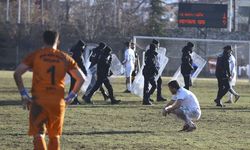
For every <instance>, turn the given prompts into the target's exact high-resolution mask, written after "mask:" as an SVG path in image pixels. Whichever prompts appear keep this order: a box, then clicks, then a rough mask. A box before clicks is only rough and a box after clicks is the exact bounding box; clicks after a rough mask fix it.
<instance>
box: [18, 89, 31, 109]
mask: <svg viewBox="0 0 250 150" xmlns="http://www.w3.org/2000/svg"><path fill="white" fill-rule="evenodd" d="M20 95H21V97H22V105H23V109H28V110H29V107H28V105H29V104H30V103H31V101H32V99H31V97H30V96H29V93H28V91H27V89H22V90H21V91H20Z"/></svg>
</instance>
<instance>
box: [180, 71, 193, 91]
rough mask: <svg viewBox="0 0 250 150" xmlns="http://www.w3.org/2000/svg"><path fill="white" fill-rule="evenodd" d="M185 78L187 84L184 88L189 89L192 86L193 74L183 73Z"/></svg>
mask: <svg viewBox="0 0 250 150" xmlns="http://www.w3.org/2000/svg"><path fill="white" fill-rule="evenodd" d="M182 76H183V78H184V83H185V86H184V88H185V89H187V90H189V87H190V86H192V81H191V74H185V75H184V74H182Z"/></svg>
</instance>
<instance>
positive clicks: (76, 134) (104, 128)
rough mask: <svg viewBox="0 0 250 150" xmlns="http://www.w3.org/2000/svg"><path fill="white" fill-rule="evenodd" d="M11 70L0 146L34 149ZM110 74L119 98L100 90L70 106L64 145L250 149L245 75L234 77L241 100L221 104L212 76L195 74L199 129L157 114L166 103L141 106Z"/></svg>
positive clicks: (4, 82) (2, 86)
mask: <svg viewBox="0 0 250 150" xmlns="http://www.w3.org/2000/svg"><path fill="white" fill-rule="evenodd" d="M12 73H13V72H7V71H1V72H0V92H1V94H0V122H1V123H0V149H1V150H9V149H15V150H17V149H20V150H24V149H33V146H32V137H29V136H27V130H28V111H24V110H22V108H21V106H20V96H19V94H18V91H17V88H16V86H15V83H14V80H13V78H12ZM24 79H25V85H26V87H30V84H31V74H26V75H25V76H24ZM111 80H112V83H113V88H114V92H115V95H116V97H117V98H118V99H121V100H122V103H121V104H120V105H115V106H111V105H109V104H108V103H107V102H104V101H103V100H102V97H101V96H100V93H99V92H98V93H97V94H96V95H95V96H94V97H93V101H94V102H95V105H93V106H89V105H78V106H69V107H68V108H67V112H66V116H65V123H64V130H63V136H62V138H61V147H62V149H63V150H71V149H73V150H75V149H78V150H80V149H87V150H89V149H98V150H99V149H137V150H138V149H141V150H146V149H148V150H152V149H166V150H168V149H189V150H193V149H218V150H224V149H232V150H236V149H239V150H242V149H250V102H249V97H250V84H249V82H248V81H247V80H240V81H239V82H238V83H237V86H236V91H238V92H239V93H240V94H241V98H240V100H239V101H238V102H237V103H236V104H231V105H227V107H225V108H217V107H215V106H214V105H215V104H214V103H213V99H214V98H215V95H216V92H217V83H216V80H214V79H199V80H196V82H195V83H194V86H193V87H192V88H191V90H192V91H193V92H194V93H195V94H196V96H197V97H198V99H199V101H200V105H201V110H202V116H201V119H200V120H199V121H198V122H197V126H198V129H197V130H196V131H194V132H189V133H186V132H177V131H178V130H179V129H181V128H182V125H183V123H182V122H181V121H180V120H177V119H176V118H174V117H173V116H167V117H163V116H161V110H162V107H163V106H164V103H157V102H155V105H154V106H142V105H141V99H140V98H139V97H136V96H134V95H131V94H127V93H123V91H124V89H125V84H124V80H125V79H124V78H112V79H111ZM168 81H169V78H164V79H163V94H164V96H165V97H167V98H168V99H169V98H170V97H171V96H170V93H169V91H168V88H167V82H168ZM81 95H82V94H81V93H80V96H81ZM79 98H80V97H79ZM153 98H154V99H155V95H154V96H153ZM225 100H226V98H224V101H225Z"/></svg>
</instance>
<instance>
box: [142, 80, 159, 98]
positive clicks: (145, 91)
mask: <svg viewBox="0 0 250 150" xmlns="http://www.w3.org/2000/svg"><path fill="white" fill-rule="evenodd" d="M149 83H150V84H151V86H152V87H151V89H150V90H149V88H148V86H149ZM155 89H156V82H155V78H154V77H147V76H144V88H143V101H145V102H149V99H150V95H152V94H153V93H154V91H155Z"/></svg>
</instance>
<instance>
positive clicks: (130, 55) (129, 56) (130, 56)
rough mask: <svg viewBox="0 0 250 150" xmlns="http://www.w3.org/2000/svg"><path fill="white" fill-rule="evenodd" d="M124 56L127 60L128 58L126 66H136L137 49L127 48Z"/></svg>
mask: <svg viewBox="0 0 250 150" xmlns="http://www.w3.org/2000/svg"><path fill="white" fill-rule="evenodd" d="M124 56H125V60H126V66H134V64H135V51H134V50H132V49H130V48H128V49H126V50H125V53H124Z"/></svg>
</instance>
